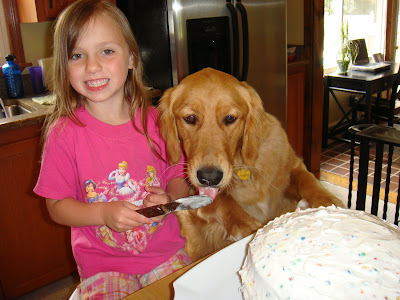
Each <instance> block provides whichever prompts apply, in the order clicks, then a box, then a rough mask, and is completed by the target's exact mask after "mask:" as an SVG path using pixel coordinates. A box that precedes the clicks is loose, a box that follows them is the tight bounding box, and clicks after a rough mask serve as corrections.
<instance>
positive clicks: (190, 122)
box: [183, 115, 197, 125]
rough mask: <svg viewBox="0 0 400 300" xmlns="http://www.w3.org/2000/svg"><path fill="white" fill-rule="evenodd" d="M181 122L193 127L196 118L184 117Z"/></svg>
mask: <svg viewBox="0 0 400 300" xmlns="http://www.w3.org/2000/svg"><path fill="white" fill-rule="evenodd" d="M183 120H184V121H185V122H186V123H187V124H189V125H195V124H196V123H197V117H196V116H195V115H190V116H187V117H184V118H183Z"/></svg>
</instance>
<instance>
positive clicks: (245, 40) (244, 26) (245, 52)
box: [236, 0, 249, 81]
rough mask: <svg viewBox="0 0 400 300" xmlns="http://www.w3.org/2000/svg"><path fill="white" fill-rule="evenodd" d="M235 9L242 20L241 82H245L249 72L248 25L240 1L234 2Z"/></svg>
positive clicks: (244, 10)
mask: <svg viewBox="0 0 400 300" xmlns="http://www.w3.org/2000/svg"><path fill="white" fill-rule="evenodd" d="M236 7H237V8H238V9H239V12H240V15H241V19H242V38H243V64H242V76H241V79H240V80H241V81H246V80H247V73H248V71H249V24H248V22H247V12H246V8H245V7H244V5H243V4H242V3H241V1H240V0H237V1H236Z"/></svg>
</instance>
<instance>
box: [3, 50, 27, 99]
mask: <svg viewBox="0 0 400 300" xmlns="http://www.w3.org/2000/svg"><path fill="white" fill-rule="evenodd" d="M14 60H15V58H14V56H13V55H11V54H9V55H7V56H6V63H5V64H4V65H3V66H2V70H3V76H4V82H5V84H6V90H7V96H8V98H10V99H15V98H21V97H23V96H24V88H23V86H22V77H21V69H20V67H19V65H18V64H17V63H15V62H14Z"/></svg>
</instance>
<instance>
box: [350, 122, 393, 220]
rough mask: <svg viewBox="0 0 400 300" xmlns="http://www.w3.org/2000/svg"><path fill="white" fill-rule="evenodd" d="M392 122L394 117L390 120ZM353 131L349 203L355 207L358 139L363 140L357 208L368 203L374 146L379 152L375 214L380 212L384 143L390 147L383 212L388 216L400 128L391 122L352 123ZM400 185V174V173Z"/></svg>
mask: <svg viewBox="0 0 400 300" xmlns="http://www.w3.org/2000/svg"><path fill="white" fill-rule="evenodd" d="M389 122H390V120H389ZM349 131H350V133H351V134H352V139H351V153H350V176H349V195H348V204H347V206H348V207H349V208H350V207H351V201H352V190H353V172H354V156H355V150H354V148H355V139H356V138H357V139H358V140H359V145H360V157H359V172H358V187H357V200H356V209H358V210H364V211H365V207H366V191H367V184H368V168H369V158H370V148H371V146H373V147H375V148H376V151H375V152H376V154H375V173H374V182H373V191H372V203H371V214H373V215H375V216H377V215H378V207H379V194H380V190H381V179H382V168H383V153H384V146H385V145H386V147H388V148H389V152H388V157H387V171H386V182H385V194H384V199H383V201H384V202H383V216H382V218H383V219H385V220H386V218H387V212H388V202H389V190H390V189H389V188H390V179H391V170H392V160H393V152H394V149H395V148H399V149H400V131H399V130H397V129H396V128H394V127H391V126H379V125H375V124H372V125H371V124H361V125H355V126H351V127H350V128H349ZM399 186H400V176H399ZM399 195H400V194H399V193H397V201H396V208H395V216H394V224H396V225H398V221H399V208H400V197H399Z"/></svg>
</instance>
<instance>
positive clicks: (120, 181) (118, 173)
mask: <svg viewBox="0 0 400 300" xmlns="http://www.w3.org/2000/svg"><path fill="white" fill-rule="evenodd" d="M127 170H128V163H127V162H126V161H123V162H121V163H119V164H118V169H117V170H114V171H112V172H111V173H110V175H108V179H109V180H114V181H115V183H116V184H117V187H118V188H117V192H118V194H120V195H129V194H132V193H133V192H136V190H135V187H134V186H133V185H132V183H131V182H130V180H129V178H130V174H129V173H127Z"/></svg>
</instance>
